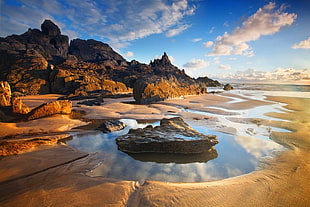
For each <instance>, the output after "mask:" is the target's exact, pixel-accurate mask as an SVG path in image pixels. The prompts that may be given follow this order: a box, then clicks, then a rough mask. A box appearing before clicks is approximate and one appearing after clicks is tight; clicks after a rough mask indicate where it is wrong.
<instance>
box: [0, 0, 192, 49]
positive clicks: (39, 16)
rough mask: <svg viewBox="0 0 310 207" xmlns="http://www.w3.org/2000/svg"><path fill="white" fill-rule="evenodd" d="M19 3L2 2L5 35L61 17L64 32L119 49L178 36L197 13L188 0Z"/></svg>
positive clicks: (1, 24)
mask: <svg viewBox="0 0 310 207" xmlns="http://www.w3.org/2000/svg"><path fill="white" fill-rule="evenodd" d="M17 1H18V3H20V4H21V5H22V6H12V5H9V4H7V3H5V2H4V3H2V1H1V21H0V28H1V33H0V34H1V35H2V36H6V35H10V34H12V33H21V32H24V31H26V30H27V29H28V28H29V27H31V28H38V27H40V24H41V23H42V22H43V20H44V19H45V18H49V19H52V20H54V19H56V18H54V17H57V20H59V21H61V22H60V23H61V24H63V25H64V27H63V28H62V29H63V30H67V31H68V30H72V31H77V32H78V34H79V36H80V37H83V35H85V36H86V35H89V36H90V37H91V38H96V39H102V40H105V41H107V42H109V43H110V44H113V45H116V46H118V47H121V46H123V45H126V44H128V42H130V41H132V40H135V39H140V38H144V37H147V36H149V35H152V34H161V33H166V34H167V35H168V36H174V35H177V34H179V33H180V32H182V31H184V30H186V29H187V28H188V27H189V25H187V24H185V23H183V19H184V17H186V16H190V15H193V14H194V12H195V10H196V8H195V7H194V6H191V5H190V4H189V3H188V0H176V1H172V2H168V1H165V0H154V1H140V0H127V1H115V0H105V1H72V0H55V1H49V0H31V1H29V0H17ZM38 8H40V10H39V9H38Z"/></svg>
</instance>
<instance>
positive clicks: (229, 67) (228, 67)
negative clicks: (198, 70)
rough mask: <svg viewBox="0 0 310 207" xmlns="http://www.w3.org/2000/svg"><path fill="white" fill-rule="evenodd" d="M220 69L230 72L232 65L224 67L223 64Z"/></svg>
mask: <svg viewBox="0 0 310 207" xmlns="http://www.w3.org/2000/svg"><path fill="white" fill-rule="evenodd" d="M218 68H219V69H224V70H229V69H231V66H230V65H222V64H221V65H219V66H218Z"/></svg>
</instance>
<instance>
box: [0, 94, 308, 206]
mask: <svg viewBox="0 0 310 207" xmlns="http://www.w3.org/2000/svg"><path fill="white" fill-rule="evenodd" d="M56 98H58V96H57V95H47V96H43V95H41V96H26V97H23V101H24V103H26V104H27V105H29V106H30V107H35V106H38V105H40V103H42V101H46V100H54V99H56ZM238 98H239V99H242V101H234V100H236V99H238ZM130 101H132V98H130V97H129V98H120V99H111V98H109V99H108V98H107V99H105V100H104V104H103V105H102V106H91V107H89V106H79V107H74V109H75V110H83V111H85V112H86V115H85V116H84V117H83V118H85V119H89V120H91V119H125V118H126V119H136V120H160V119H162V118H168V117H171V116H181V117H182V118H183V119H184V120H185V121H186V122H187V123H189V124H191V123H193V124H196V125H201V126H208V127H210V128H214V129H217V130H218V131H221V132H225V133H228V134H235V133H236V129H235V128H234V127H233V126H221V127H220V128H218V125H219V122H220V120H218V118H216V117H214V116H212V114H224V115H225V114H227V113H233V112H232V110H235V109H250V108H253V107H257V106H265V105H270V104H271V102H270V101H272V103H274V102H277V103H283V104H285V106H284V108H285V109H287V110H284V111H282V112H281V113H277V112H272V113H267V114H266V115H267V116H269V117H272V118H276V119H270V120H267V119H261V118H255V119H242V120H241V119H240V120H235V121H243V122H249V123H257V124H261V125H266V126H273V127H279V128H283V129H288V130H290V131H292V132H272V133H271V136H270V138H271V139H272V140H273V141H274V142H276V143H279V144H281V145H283V146H285V147H286V150H283V151H281V152H278V153H277V154H276V155H274V156H273V157H272V158H271V157H269V158H268V159H267V158H266V159H263V160H262V161H261V163H260V167H259V169H258V170H256V171H253V172H251V173H249V174H245V175H240V176H237V177H232V178H228V179H223V180H217V181H210V182H199V183H169V182H160V181H146V182H144V183H143V184H139V183H138V182H137V181H126V180H117V179H112V178H106V177H101V176H96V177H94V176H92V177H90V176H87V175H86V174H89V173H90V172H92V171H95V168H96V167H97V166H98V163H102V165H104V160H105V158H104V157H100V156H99V155H98V154H97V153H85V152H81V151H79V150H77V149H74V148H72V147H69V146H67V145H65V144H61V143H58V142H57V140H58V139H61V138H64V137H68V136H69V134H68V132H69V131H72V129H73V128H74V127H78V126H82V125H86V124H87V123H86V122H85V120H84V121H83V120H78V119H72V118H70V117H69V116H67V115H56V116H53V117H48V118H43V119H39V120H32V121H28V122H20V123H0V128H1V132H0V137H2V138H1V139H3V137H5V138H6V141H16V139H31V138H33V137H34V135H31V134H35V136H43V135H42V134H44V136H50V137H49V138H46V140H56V141H50V142H46V143H44V144H38V145H34V146H32V147H31V148H29V149H25V150H21V151H20V152H19V154H18V155H12V156H5V157H2V158H1V159H0V172H1V173H0V175H1V176H0V205H1V206H197V207H198V206H310V197H309V194H310V174H309V172H310V136H309V135H310V133H309V128H310V118H309V117H310V107H309V106H310V100H309V99H307V98H292V97H291V98H289V97H280V96H268V97H267V99H266V100H256V99H252V98H250V97H249V98H245V97H241V96H238V95H236V94H224V95H213V94H208V95H202V96H188V97H185V98H182V99H174V100H167V101H163V102H157V103H154V104H150V105H135V104H128V102H130ZM73 106H77V103H76V102H74V103H73ZM184 109H188V110H184ZM191 110H195V111H200V112H205V113H199V114H197V113H193V111H191ZM277 119H280V120H283V121H279V120H277ZM284 120H285V121H284ZM53 133H54V134H53ZM25 134H30V136H28V137H26V138H25V136H24V135H25ZM51 136H54V138H51ZM55 136H58V137H56V138H55ZM29 166H31V167H29Z"/></svg>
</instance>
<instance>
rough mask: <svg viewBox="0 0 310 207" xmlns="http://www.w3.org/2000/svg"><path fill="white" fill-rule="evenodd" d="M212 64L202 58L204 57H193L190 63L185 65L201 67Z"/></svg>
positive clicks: (194, 67) (194, 68)
mask: <svg viewBox="0 0 310 207" xmlns="http://www.w3.org/2000/svg"><path fill="white" fill-rule="evenodd" d="M209 65H210V62H208V61H205V60H202V59H192V60H190V61H189V62H188V63H186V64H184V65H183V67H184V68H187V69H192V70H196V69H200V68H206V67H208V66H209Z"/></svg>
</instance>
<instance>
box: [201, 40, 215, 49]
mask: <svg viewBox="0 0 310 207" xmlns="http://www.w3.org/2000/svg"><path fill="white" fill-rule="evenodd" d="M212 45H213V42H212V41H208V42H204V43H203V46H204V47H205V48H209V47H212Z"/></svg>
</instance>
